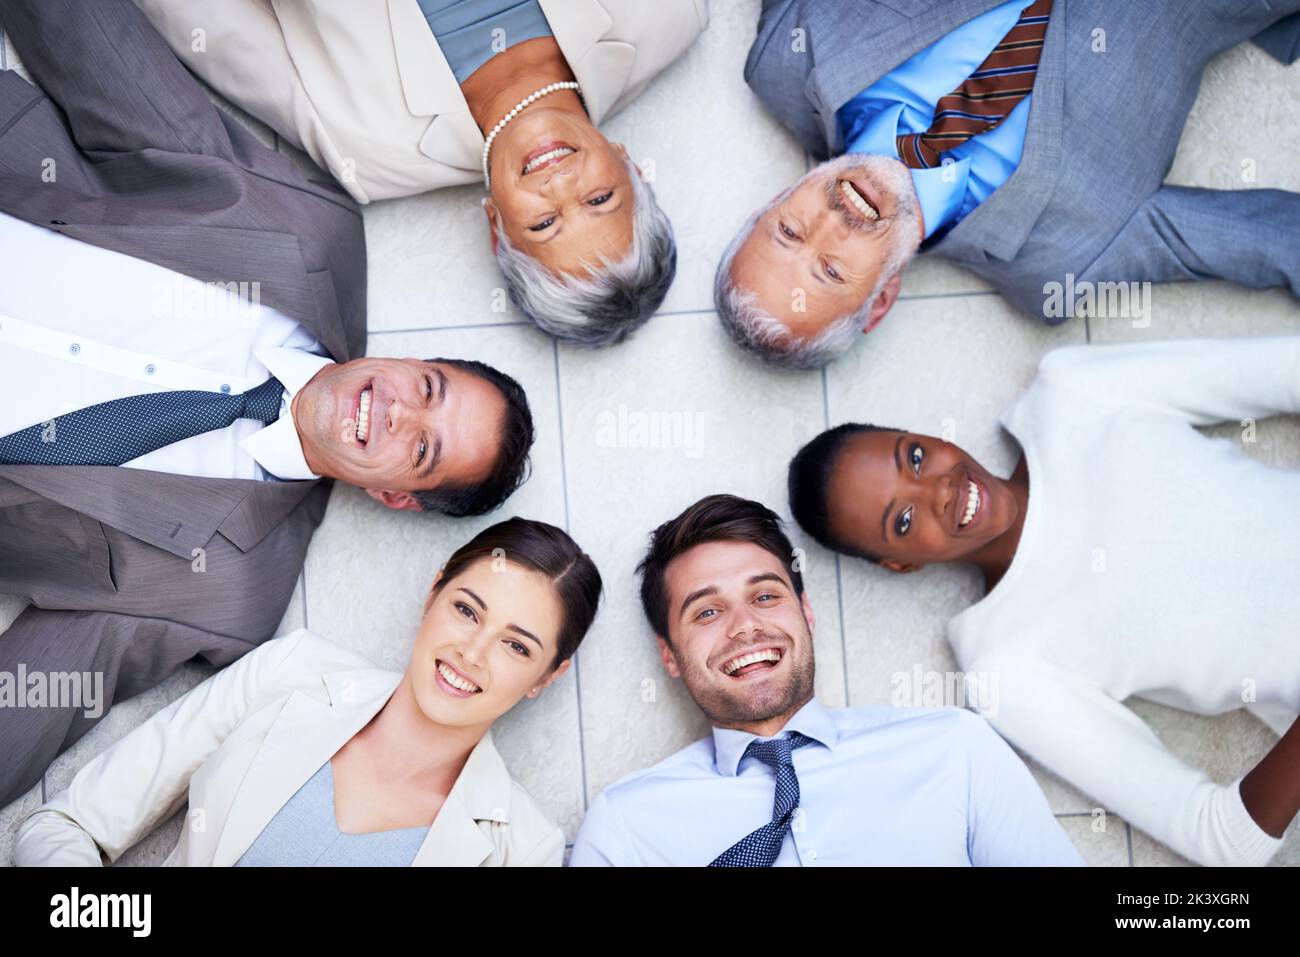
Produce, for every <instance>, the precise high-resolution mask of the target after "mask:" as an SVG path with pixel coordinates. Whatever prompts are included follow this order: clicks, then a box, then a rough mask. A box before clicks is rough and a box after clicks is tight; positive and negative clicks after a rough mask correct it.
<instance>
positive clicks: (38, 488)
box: [0, 465, 316, 559]
mask: <svg viewBox="0 0 1300 957" xmlns="http://www.w3.org/2000/svg"><path fill="white" fill-rule="evenodd" d="M0 476H2V477H4V478H7V479H9V480H10V481H11V482H15V483H16V484H18V485H21V486H23V487H24V488H26V489H30V490H31V491H33V492H36V493H38V494H40V495H42V496H44V497H45V498H47V499H49V500H50V501H53V502H58V503H59V504H60V505H64V506H66V507H68V508H71V509H73V510H75V511H78V512H82V513H84V514H86V515H89V516H91V517H93V518H95V519H97V520H98V521H101V522H103V523H104V524H106V525H109V526H111V527H113V528H116V529H118V530H119V531H121V532H124V533H126V534H127V535H130V536H131V537H132V538H137V539H139V540H140V541H142V542H146V543H148V544H150V545H153V546H155V547H157V548H161V549H164V550H165V551H168V552H171V553H172V554H173V555H177V556H179V557H181V558H186V559H189V558H192V557H193V552H194V549H196V548H201V547H203V546H204V545H206V544H207V543H208V541H209V540H211V538H212V536H213V535H214V534H215V533H216V532H218V531H220V532H221V533H222V534H223V535H225V536H226V537H227V538H229V539H230V540H231V541H232V542H234V544H235V545H236V546H237V547H239V548H240V549H241V550H243V551H247V550H248V549H250V548H252V547H253V546H254V545H256V544H257V543H258V542H259V541H261V540H262V538H263V537H265V536H266V533H267V532H268V531H270V530H271V529H272V528H275V527H276V525H278V524H279V523H280V522H281V521H282V520H283V519H284V517H285V516H286V515H288V514H289V512H291V511H293V509H294V508H296V507H297V506H298V504H299V503H300V502H301V501H302V499H303V497H304V496H305V495H306V494H307V493H308V492H309V491H311V489H312V488H313V487H314V486H315V484H316V483H315V482H259V481H256V480H253V479H211V478H195V477H194V476H190V475H173V474H171V473H168V472H151V471H149V470H147V469H131V468H122V467H121V466H112V465H105V466H99V465H80V466H58V465H0Z"/></svg>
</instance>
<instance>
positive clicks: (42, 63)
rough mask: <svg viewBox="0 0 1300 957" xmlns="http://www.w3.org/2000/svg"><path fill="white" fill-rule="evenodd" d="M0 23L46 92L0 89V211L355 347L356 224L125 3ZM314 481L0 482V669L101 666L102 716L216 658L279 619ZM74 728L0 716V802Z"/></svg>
mask: <svg viewBox="0 0 1300 957" xmlns="http://www.w3.org/2000/svg"><path fill="white" fill-rule="evenodd" d="M0 25H3V28H4V30H5V32H6V33H7V34H8V35H9V37H10V39H11V40H12V41H13V44H14V46H15V48H16V49H17V50H18V53H19V55H20V57H21V58H22V61H23V63H24V65H25V66H26V67H27V69H28V70H29V71H30V72H31V74H32V76H33V78H34V79H35V80H36V81H37V83H39V84H40V86H41V87H42V88H43V90H44V92H42V90H40V89H37V88H36V87H33V86H32V85H31V84H29V83H27V82H26V81H25V80H24V79H23V78H22V77H20V76H19V75H18V74H17V73H15V72H12V71H9V72H5V73H0V209H3V210H4V211H5V212H6V213H8V214H10V215H13V216H16V217H18V218H20V219H24V220H27V221H28V222H31V223H36V224H39V225H42V226H45V227H47V228H50V229H56V230H59V231H60V232H62V233H64V234H66V235H68V236H72V237H74V238H76V239H79V240H82V241H85V242H89V243H93V244H95V245H97V246H102V247H104V248H107V249H113V250H116V251H118V252H122V253H126V254H128V255H131V256H135V257H138V258H141V259H146V260H149V261H151V262H154V263H157V264H159V265H162V266H166V267H168V268H170V269H173V270H176V271H178V272H182V273H186V274H188V275H190V276H193V277H195V278H197V279H201V280H205V281H221V282H231V281H244V280H248V281H260V282H261V284H262V285H261V290H262V302H263V303H265V304H267V305H270V306H273V307H275V308H276V309H278V310H280V311H281V312H283V313H284V314H285V315H287V316H290V317H292V318H293V319H295V320H297V321H298V322H299V323H301V324H302V325H303V326H304V327H305V328H306V329H308V330H309V331H310V332H311V333H312V334H313V335H315V336H316V337H317V338H318V339H319V340H320V341H321V342H322V343H323V345H324V346H325V348H326V349H327V350H328V352H329V354H330V355H331V356H332V357H333V358H334V359H336V360H338V361H340V362H342V361H347V360H349V359H351V358H353V357H356V356H359V355H361V354H362V353H363V352H364V348H365V334H366V312H365V310H366V259H365V236H364V231H363V228H362V222H361V216H360V213H359V211H358V209H357V207H356V204H355V203H354V202H353V201H352V200H351V199H350V198H349V197H348V196H347V195H346V194H345V193H344V192H343V191H342V190H341V189H339V188H338V187H337V186H336V185H334V184H333V183H332V182H331V181H329V179H328V177H326V176H325V174H324V173H322V174H321V176H320V180H319V181H309V180H308V179H307V178H306V177H304V176H303V174H302V173H300V172H299V171H298V170H297V168H296V167H295V166H294V165H293V163H292V162H291V161H290V160H289V159H288V157H286V156H283V155H281V154H279V153H277V152H275V151H273V150H271V149H268V148H267V147H265V146H264V145H262V144H261V143H260V142H258V141H257V139H256V138H255V137H254V136H253V135H252V134H251V133H249V132H248V131H247V130H246V129H244V127H242V126H241V125H239V123H237V122H235V121H234V120H232V119H230V118H228V117H227V116H226V114H224V113H223V112H222V111H221V110H220V109H218V108H217V107H216V106H215V105H214V104H213V103H212V102H211V100H209V99H208V97H207V95H206V94H205V93H204V91H203V90H202V89H201V87H200V86H199V84H198V83H197V82H196V81H195V80H194V78H193V77H191V76H190V74H189V73H187V72H186V71H185V69H184V67H183V66H182V65H181V64H180V63H179V61H177V59H176V57H175V55H174V54H173V53H172V52H171V50H170V49H169V48H168V47H167V45H166V44H165V43H164V42H163V41H162V39H161V38H160V37H159V36H158V35H157V33H156V32H155V31H154V28H153V27H152V26H150V24H149V23H148V21H147V20H146V19H145V18H144V16H143V15H142V14H141V13H140V12H139V11H138V10H137V9H136V8H135V6H134V5H133V4H131V3H130V2H129V0H95V2H94V3H86V2H79V0H5V2H4V3H3V4H0ZM51 160H52V161H53V164H52V165H51V164H50V162H49V161H51ZM48 170H53V172H54V176H53V181H48V182H47V181H46V178H48V174H47V177H46V178H43V176H42V174H43V172H46V171H48ZM0 255H2V254H0ZM0 268H3V261H2V259H0ZM5 281H21V277H12V278H10V277H6V279H5ZM67 281H68V282H76V281H77V277H75V276H68V277H67ZM330 484H331V483H330V482H328V481H317V482H311V481H307V482H275V481H266V482H258V481H246V480H234V479H206V478H195V477H191V476H183V475H171V474H163V473H159V472H151V471H147V470H141V469H124V468H112V467H104V468H101V467H74V468H68V467H62V468H60V467H53V466H32V465H0V591H3V592H10V593H15V594H19V595H25V596H27V597H29V598H30V599H31V601H32V603H33V604H32V606H30V607H28V608H27V609H26V610H25V611H24V612H23V614H22V615H20V616H19V618H18V619H17V620H16V621H15V622H14V624H13V625H12V626H11V627H10V629H9V630H8V631H7V632H6V633H5V634H4V635H3V636H0V670H8V671H11V672H12V671H14V669H15V668H16V666H17V665H18V664H19V663H21V664H24V665H25V666H26V668H27V669H28V670H29V672H30V671H32V670H36V669H38V668H39V669H45V670H60V671H71V670H77V671H102V672H103V673H104V676H105V691H106V696H107V697H109V698H110V702H111V700H113V699H116V700H120V699H122V698H126V697H129V696H131V695H133V694H135V693H137V692H139V691H142V690H144V689H146V688H149V687H151V686H152V685H154V684H156V683H157V682H158V681H160V680H161V679H162V678H163V677H165V676H166V675H168V674H169V673H171V672H172V671H174V670H175V669H176V668H177V667H178V666H179V665H180V664H181V663H182V662H184V661H186V660H188V659H191V658H195V657H201V658H203V659H205V660H207V661H208V662H210V663H212V664H214V665H224V664H227V663H228V662H230V661H233V660H234V659H235V658H237V657H239V656H240V655H241V654H243V653H245V652H247V651H248V650H249V649H251V648H252V647H254V646H255V645H256V644H258V643H260V642H261V641H263V640H265V639H267V638H269V637H270V636H271V634H272V632H273V630H274V628H275V626H276V624H277V623H278V622H279V621H280V619H281V617H282V616H283V614H284V611H285V608H286V607H287V605H288V602H289V598H290V595H291V594H292V591H293V587H294V583H295V581H296V579H297V576H298V571H299V569H300V568H301V565H302V562H303V558H304V555H305V553H306V548H307V543H308V540H309V539H310V537H311V534H312V532H313V530H314V529H315V527H316V526H317V525H318V524H319V522H320V520H321V518H322V516H323V515H324V511H325V505H326V501H327V498H328V495H329V491H330ZM93 723H94V720H92V719H88V718H86V717H85V716H84V715H83V710H82V709H76V708H64V709H58V708H42V709H26V710H21V709H19V710H15V709H0V805H2V804H4V803H5V802H6V801H8V800H9V799H11V798H12V797H15V796H17V795H18V794H21V793H22V792H23V791H24V790H26V789H27V788H28V787H30V786H31V785H32V784H33V783H34V782H35V781H36V780H38V779H39V777H40V774H41V772H42V771H43V770H44V767H45V765H46V764H48V763H49V761H50V759H52V758H53V757H54V756H55V755H56V754H57V753H58V752H60V751H62V750H63V749H64V748H66V747H67V746H68V745H70V744H71V743H72V742H73V741H75V740H76V739H77V738H78V737H80V735H81V734H82V733H84V732H85V731H86V730H88V729H89V727H90V726H91V725H92V724H93Z"/></svg>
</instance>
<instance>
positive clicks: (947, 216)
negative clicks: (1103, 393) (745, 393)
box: [715, 0, 1300, 368]
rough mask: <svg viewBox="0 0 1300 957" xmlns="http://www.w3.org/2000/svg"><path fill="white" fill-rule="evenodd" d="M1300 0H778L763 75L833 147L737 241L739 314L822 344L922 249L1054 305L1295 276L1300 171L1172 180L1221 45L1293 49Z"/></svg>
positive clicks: (1058, 313) (1037, 309) (864, 313)
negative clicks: (1262, 185) (1288, 185)
mask: <svg viewBox="0 0 1300 957" xmlns="http://www.w3.org/2000/svg"><path fill="white" fill-rule="evenodd" d="M1067 4H1068V7H1067ZM1297 11H1300V0H1277V2H1273V3H1262V2H1261V3H1246V2H1242V0H1180V2H1178V3H1173V2H1167V0H1166V2H1154V0H1153V2H1149V3H1140V4H1138V3H1134V4H1114V3H1103V2H1101V0H953V2H949V3H935V2H931V0H908V2H902V0H883V2H878V0H852V2H850V0H815V2H814V0H765V2H764V3H763V10H762V14H761V16H760V18H759V24H758V35H757V38H756V39H755V41H754V45H753V47H752V48H751V49H750V54H749V60H748V62H747V63H746V65H745V78H746V80H748V82H749V84H750V86H751V87H752V88H753V89H754V91H755V92H756V93H757V94H758V95H759V96H760V97H761V98H762V100H763V102H764V103H765V104H766V105H767V106H768V107H769V108H770V109H771V110H772V111H773V112H774V113H775V114H776V115H777V117H778V118H780V120H781V121H782V122H783V123H784V124H785V125H786V126H787V127H789V129H790V130H791V132H793V133H794V134H795V135H796V136H797V137H798V138H799V141H800V142H801V143H802V145H803V146H804V148H805V149H806V150H808V152H809V153H810V154H812V155H813V156H814V157H816V158H818V159H825V158H826V157H838V158H837V159H834V160H831V161H829V162H824V163H823V164H822V165H820V166H817V167H815V168H814V169H813V170H811V171H810V172H809V173H808V174H807V175H806V176H804V177H803V178H802V179H800V180H799V182H797V183H795V184H794V186H792V187H791V188H790V189H788V190H786V191H785V192H783V193H782V194H781V195H779V196H778V197H777V198H776V199H775V200H773V201H772V202H771V203H769V204H768V205H767V206H765V207H764V208H763V209H761V210H759V211H758V212H757V213H755V214H754V215H753V216H751V217H750V218H749V220H748V221H747V222H746V223H745V225H744V226H743V228H742V229H741V231H740V233H739V235H738V236H737V237H736V239H735V240H734V241H733V242H732V243H731V245H730V247H729V248H728V249H727V250H726V252H725V253H724V254H723V257H722V260H721V262H720V264H719V266H718V272H717V278H716V282H715V300H716V304H717V309H718V314H719V316H720V317H721V320H722V322H723V324H724V326H725V327H726V328H727V330H728V331H729V332H730V333H731V335H732V336H733V338H734V339H735V340H736V341H737V342H738V343H739V344H740V345H741V346H742V347H744V348H746V349H748V350H750V351H752V352H755V353H757V354H759V355H761V356H762V357H763V358H765V359H768V360H770V361H773V362H776V363H779V364H783V365H786V366H792V367H796V368H815V367H818V366H822V365H825V364H826V363H827V362H829V361H830V360H831V359H833V358H834V357H836V356H837V355H840V354H841V353H843V352H844V351H846V350H847V349H848V348H849V347H850V345H851V344H852V342H853V341H854V340H855V339H856V336H855V335H854V331H855V330H856V329H859V328H860V329H861V330H862V331H863V332H870V331H871V329H872V328H874V327H875V325H876V324H877V323H879V322H880V320H881V319H882V318H884V316H885V314H886V313H887V312H888V311H889V310H890V308H891V307H892V306H893V304H894V302H895V300H896V299H897V298H898V292H899V286H900V274H901V272H902V269H903V267H904V266H905V265H906V264H907V262H908V261H909V260H910V259H911V258H912V256H914V255H915V254H916V252H917V251H918V250H919V251H921V252H933V253H935V254H937V255H940V256H943V257H944V258H946V259H949V260H951V261H953V262H955V263H957V264H959V265H961V266H964V267H966V268H967V269H970V270H972V271H973V272H975V273H976V274H978V275H980V276H982V277H983V278H984V279H986V280H988V281H989V282H991V283H992V284H993V285H994V286H995V287H996V288H997V289H998V290H999V291H1000V292H1001V293H1002V294H1003V295H1005V296H1006V297H1007V299H1009V300H1010V301H1011V302H1012V304H1013V305H1015V306H1017V307H1018V308H1020V309H1021V310H1023V311H1024V312H1026V313H1028V314H1029V315H1031V316H1036V317H1041V318H1042V319H1044V320H1046V321H1047V322H1048V323H1058V322H1062V321H1064V320H1065V319H1066V318H1069V317H1071V316H1074V315H1076V314H1079V312H1080V311H1081V310H1080V309H1079V308H1077V304H1078V303H1081V302H1084V301H1086V297H1088V296H1089V293H1090V292H1092V291H1093V290H1095V289H1096V288H1097V287H1098V284H1099V283H1107V284H1110V283H1116V282H1118V283H1121V284H1126V283H1137V282H1147V281H1162V280H1179V279H1199V278H1218V279H1227V280H1230V281H1232V282H1236V283H1240V284H1241V285H1244V286H1249V287H1252V288H1263V287H1268V286H1287V287H1289V288H1290V289H1291V291H1292V293H1293V294H1295V295H1297V296H1300V259H1298V258H1297V257H1296V256H1295V254H1294V246H1295V236H1296V235H1297V234H1300V194H1296V193H1291V192H1285V191H1283V190H1275V189H1251V190H1238V191H1228V190H1212V189H1194V188H1189V187H1183V186H1170V185H1164V182H1163V181H1164V177H1165V174H1166V173H1167V172H1168V170H1169V167H1170V164H1171V163H1172V161H1173V157H1174V152H1175V150H1176V149H1177V146H1178V141H1179V138H1180V136H1181V134H1182V130H1183V124H1184V122H1185V120H1186V118H1187V114H1188V111H1189V110H1190V109H1191V106H1192V103H1193V102H1194V101H1195V99H1196V92H1197V88H1198V86H1199V83H1200V75H1201V71H1202V69H1203V68H1204V66H1205V64H1206V62H1207V61H1208V60H1209V59H1210V58H1211V57H1213V56H1214V55H1216V54H1217V53H1220V52H1221V51H1223V50H1225V49H1227V48H1228V47H1230V46H1233V45H1234V44H1236V43H1239V42H1241V41H1243V40H1246V39H1253V40H1254V42H1255V43H1256V44H1257V45H1259V46H1260V47H1262V48H1263V49H1265V50H1266V51H1268V52H1269V53H1270V54H1272V55H1273V56H1274V57H1275V58H1276V59H1278V60H1279V61H1281V62H1283V63H1292V62H1295V60H1296V59H1297V58H1298V57H1300V12H1297ZM1135 38H1140V42H1135ZM1063 288H1065V289H1069V290H1070V293H1068V295H1069V296H1070V297H1071V301H1070V302H1068V303H1064V304H1062V303H1061V296H1060V290H1062V289H1063ZM1094 295H1095V293H1094ZM1121 301H1127V299H1124V300H1121Z"/></svg>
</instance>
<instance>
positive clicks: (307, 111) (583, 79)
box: [135, 0, 709, 203]
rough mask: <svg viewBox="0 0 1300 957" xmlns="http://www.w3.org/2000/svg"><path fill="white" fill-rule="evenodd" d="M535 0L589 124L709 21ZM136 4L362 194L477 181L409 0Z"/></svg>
mask: <svg viewBox="0 0 1300 957" xmlns="http://www.w3.org/2000/svg"><path fill="white" fill-rule="evenodd" d="M539 2H540V3H541V6H542V12H543V13H544V14H545V15H546V21H547V23H548V24H549V25H550V27H551V32H552V33H553V35H554V36H555V41H556V43H558V44H559V46H560V50H561V52H563V54H564V58H565V60H567V61H568V63H569V67H570V69H572V70H573V75H574V76H575V77H576V78H577V80H578V82H579V83H580V84H581V85H582V93H583V97H584V99H585V100H586V104H587V112H588V113H589V115H590V116H591V121H592V122H593V123H597V124H599V123H600V122H601V121H602V120H604V118H605V117H606V116H608V115H610V114H611V113H614V112H615V111H617V110H618V109H620V108H622V107H623V106H625V105H626V104H627V103H628V102H629V101H631V100H632V99H633V98H634V97H635V96H636V95H637V94H638V93H640V91H641V90H642V88H643V87H644V86H645V84H646V83H647V82H649V81H650V80H651V79H652V78H653V77H654V76H655V75H656V74H657V73H659V72H660V71H662V70H663V69H664V68H665V67H666V66H668V65H669V64H670V63H672V62H673V61H674V60H675V59H677V58H678V57H679V56H681V55H682V53H683V52H684V51H685V50H686V49H687V47H689V46H690V45H691V44H692V43H693V42H694V41H695V39H696V38H697V37H698V36H699V35H700V33H701V32H702V31H703V30H704V28H705V27H706V26H708V22H709V14H708V2H707V0H539ZM135 4H136V6H138V7H139V8H140V9H141V10H142V11H144V13H145V15H146V16H148V17H149V19H150V20H151V21H152V22H153V24H154V26H155V27H157V28H158V32H159V33H161V34H162V36H163V38H164V39H166V41H167V43H168V45H170V46H171V48H172V50H173V51H175V53H176V55H177V56H178V57H180V59H181V60H182V61H183V62H184V63H185V65H186V66H187V67H189V68H190V69H191V70H193V71H194V72H195V73H197V74H198V75H199V76H200V77H202V78H203V79H204V81H206V82H207V83H208V84H209V85H210V86H212V87H213V88H214V89H216V90H217V91H218V92H220V93H221V94H222V95H223V96H225V97H226V98H227V99H229V100H230V101H231V102H233V103H235V104H236V105H237V106H240V107H242V108H243V109H245V110H247V111H248V112H249V113H251V114H252V115H253V116H255V117H257V118H258V119H259V120H261V121H262V122H264V123H266V124H267V125H268V126H270V127H271V128H272V129H274V130H275V131H276V132H278V133H279V134H280V135H281V136H282V137H284V138H285V139H286V140H288V141H289V142H290V143H293V144H294V145H295V146H298V147H299V148H301V149H304V150H306V151H307V153H308V154H309V155H310V156H311V158H312V159H313V160H315V161H316V163H317V165H319V166H322V167H324V168H325V169H327V170H329V171H330V173H332V174H333V175H334V178H335V179H336V180H338V182H339V184H340V185H341V186H342V187H343V188H344V189H346V190H347V191H348V192H349V193H350V194H351V195H352V197H353V198H354V199H356V201H357V202H359V203H368V202H370V201H371V200H376V199H388V198H391V197H394V196H410V195H412V194H415V193H423V192H425V191H427V190H432V189H440V188H442V187H444V186H463V185H465V184H466V183H475V182H477V183H481V182H483V171H482V166H481V163H482V157H483V134H482V133H481V132H480V131H479V128H478V126H477V125H476V124H475V122H474V117H473V116H472V115H471V114H470V112H469V104H468V103H466V102H465V97H464V95H463V94H462V93H461V91H460V84H459V83H457V82H456V75H455V74H454V73H453V72H452V69H451V67H450V65H448V63H447V59H446V57H444V56H443V55H442V51H441V50H439V49H438V42H437V41H436V40H435V39H434V37H433V31H432V30H430V29H429V25H428V23H427V22H426V21H425V19H424V15H423V14H422V13H421V12H420V7H419V4H418V3H417V2H416V0H387V2H386V3H385V0H216V2H214V0H135ZM196 29H201V30H202V31H203V32H202V33H201V34H198V35H196Z"/></svg>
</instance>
